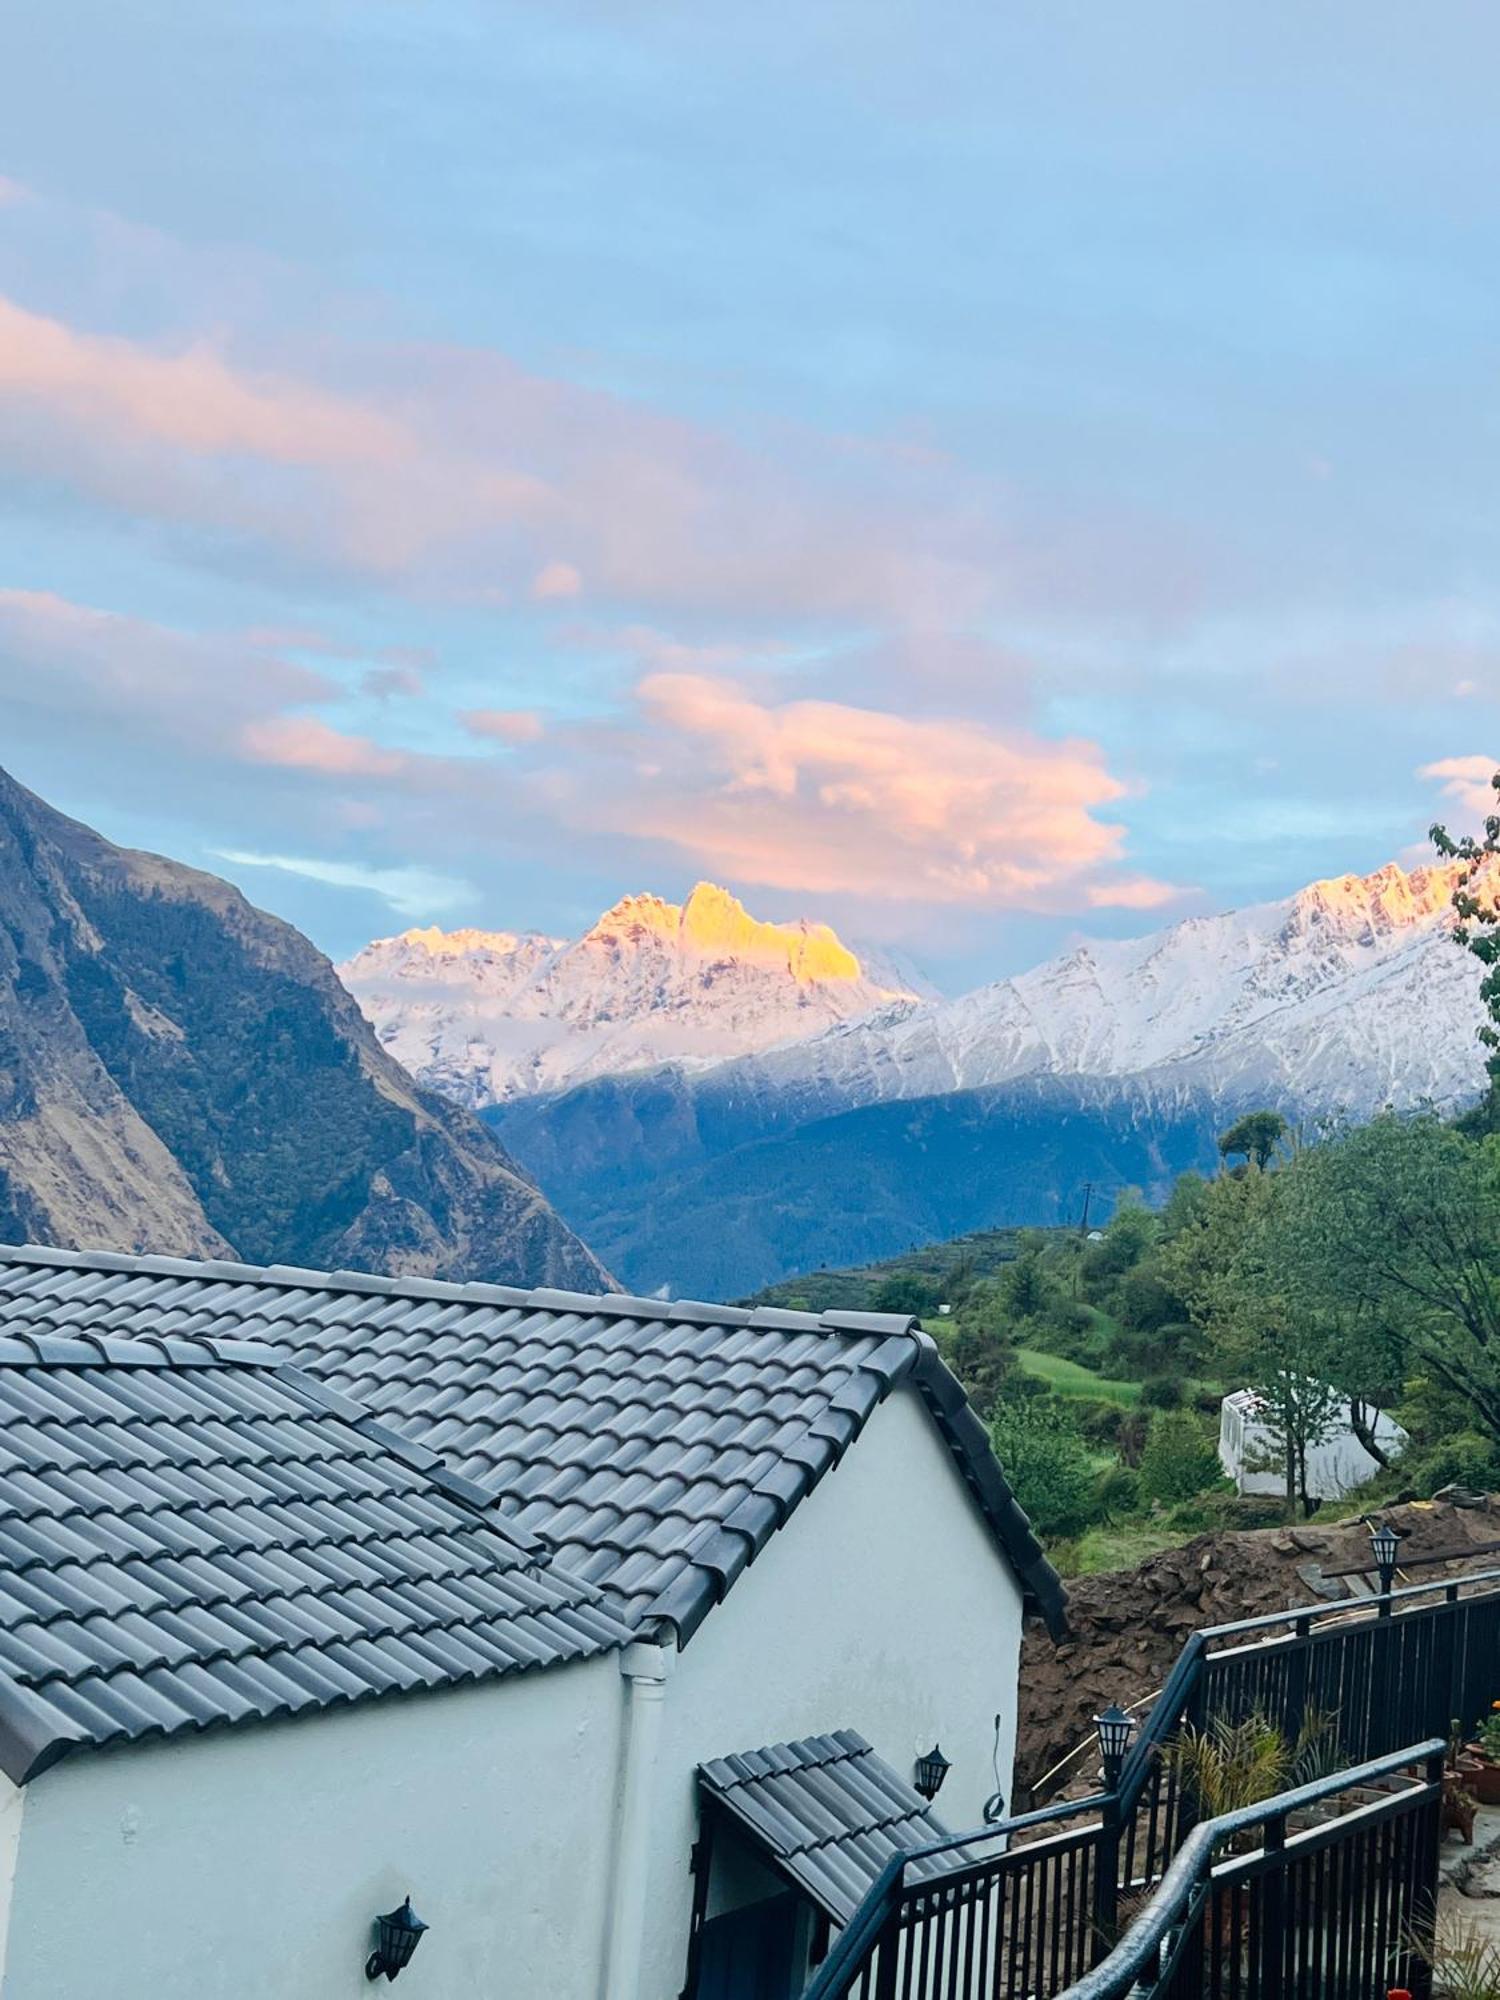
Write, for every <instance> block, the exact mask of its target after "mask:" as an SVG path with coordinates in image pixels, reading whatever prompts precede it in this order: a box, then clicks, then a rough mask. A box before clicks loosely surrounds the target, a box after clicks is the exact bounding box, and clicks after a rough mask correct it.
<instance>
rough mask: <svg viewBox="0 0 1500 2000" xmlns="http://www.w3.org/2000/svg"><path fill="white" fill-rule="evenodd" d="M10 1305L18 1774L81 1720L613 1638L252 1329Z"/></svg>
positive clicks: (581, 1653)
mask: <svg viewBox="0 0 1500 2000" xmlns="http://www.w3.org/2000/svg"><path fill="white" fill-rule="evenodd" d="M30 1268H31V1269H32V1274H33V1275H35V1274H36V1273H35V1267H30ZM10 1279H11V1281H12V1282H13V1280H14V1272H13V1271H12V1273H11V1274H10ZM10 1296H11V1297H12V1298H14V1293H13V1292H12V1293H11V1294H10ZM10 1328H11V1330H10V1331H9V1332H8V1333H5V1334H3V1335H0V1768H3V1769H4V1770H5V1771H6V1772H7V1773H8V1774H9V1776H10V1777H11V1778H12V1779H14V1780H15V1781H16V1782H17V1783H24V1782H25V1781H26V1780H27V1779H28V1778H31V1777H33V1776H35V1775H36V1773H37V1772H38V1771H40V1770H43V1769H45V1768H46V1766H47V1765H48V1764H50V1763H52V1762H53V1761H55V1759H56V1758H57V1757H58V1756H60V1755H62V1754H63V1752H64V1751H66V1750H68V1749H69V1748H71V1747H73V1746H74V1745H78V1744H85V1743H88V1744H107V1743H115V1742H119V1741H128V1740H134V1739H137V1738H140V1737H145V1736H171V1735H175V1734H176V1733H178V1732H180V1731H187V1730H196V1729H202V1728H205V1727H207V1726H209V1725H211V1724H215V1723H232V1722H240V1721H244V1720H247V1719H250V1718H268V1717H272V1716H286V1715H297V1714H301V1713H303V1712H305V1711H308V1710H315V1709H323V1708H328V1707H332V1706H335V1705H342V1704H345V1703H349V1702H354V1701H359V1700H361V1699H364V1698H367V1697H372V1696H377V1695H388V1694H393V1693H396V1692H399V1691H407V1690H414V1689H429V1688H439V1687H448V1686H453V1685H457V1684H459V1683H462V1682H469V1681H479V1680H484V1679H488V1678H490V1677H492V1676H496V1675H501V1674H508V1673H514V1672H518V1671H520V1670H522V1669H525V1668H529V1667H544V1666H553V1665H557V1664H559V1663H561V1662H564V1661H568V1660H574V1659H578V1658H581V1657H585V1656H588V1655H591V1654H596V1653H599V1652H601V1651H604V1650H609V1649H612V1648H614V1647H616V1646H618V1645H620V1644H622V1643H624V1642H625V1641H626V1640H628V1638H629V1636H630V1634H629V1632H628V1631H627V1630H626V1628H625V1627H624V1626H623V1625H622V1624H621V1622H620V1620H619V1618H618V1616H617V1615H616V1614H615V1612H614V1611H613V1610H612V1609H611V1608H610V1607H609V1606H608V1604H607V1603H606V1602H605V1601H604V1600H602V1599H601V1597H600V1595H599V1593H598V1592H597V1591H595V1590H593V1589H592V1588H591V1587H590V1586H588V1585H586V1584H584V1583H581V1582H580V1581H579V1580H578V1579H577V1578H575V1577H571V1576H569V1575H568V1574H567V1573H566V1572H565V1571H564V1570H562V1569H561V1568H560V1567H559V1566H558V1565H556V1564H553V1563H552V1562H551V1561H550V1560H548V1559H547V1558H546V1556H545V1554H544V1553H543V1552H541V1551H539V1550H538V1548H536V1547H535V1546H534V1545H529V1544H528V1543H527V1541H526V1539H525V1538H524V1537H520V1536H518V1535H517V1534H516V1532H515V1531H514V1530H513V1529H512V1528H511V1527H510V1526H509V1525H508V1524H506V1523H505V1522H504V1521H503V1520H502V1519H500V1518H499V1516H498V1511H497V1509H496V1507H495V1504H494V1502H493V1500H492V1498H491V1496H489V1495H486V1494H484V1493H480V1492H477V1491H475V1490H474V1489H472V1488H471V1487H469V1485H468V1484H467V1482H465V1481H463V1480H461V1479H457V1478H455V1477H454V1475H452V1474H451V1473H450V1472H449V1471H448V1470H447V1469H446V1468H445V1467H443V1466H442V1465H441V1464H440V1463H438V1462H437V1461H436V1460H435V1459H434V1458H433V1456H432V1454H430V1453H429V1452H427V1451H425V1450H424V1449H423V1448H422V1447H420V1446H415V1445H413V1444H412V1443H411V1442H410V1441H408V1440H405V1439H402V1438H400V1437H398V1436H396V1435H395V1434H393V1433H392V1432H390V1431H389V1430H388V1429H387V1428H386V1427H385V1426H384V1425H382V1424H380V1423H378V1422H377V1421H375V1420H374V1419H373V1418H371V1417H370V1416H369V1415H368V1414H366V1413H364V1412H362V1411H360V1410H358V1409H357V1408H355V1407H354V1406H352V1405H350V1404H349V1403H348V1402H347V1401H346V1399H345V1398H343V1397H341V1396H339V1395H338V1394H337V1393H336V1392H335V1391H333V1390H331V1389H329V1388H328V1387H327V1386H326V1385H324V1384H321V1383H319V1382H316V1381H315V1380H313V1379H312V1378H310V1377H308V1376H306V1375H304V1374H302V1373H300V1372H299V1371H297V1370H295V1369H292V1368H288V1367H286V1366H284V1365H283V1364H281V1363H280V1362H279V1360H278V1357H277V1355H276V1353H275V1351H274V1350H272V1349H270V1348H268V1347H266V1346H265V1345H264V1344H263V1343H261V1342H255V1341H228V1340H224V1341H212V1340H207V1339H203V1338H184V1337H181V1336H176V1335H161V1336H147V1337H145V1338H139V1339H134V1340H127V1339H122V1338H119V1337H116V1336H111V1335H107V1334H100V1333H97V1332H95V1333H85V1332H77V1333H72V1334H68V1333H56V1332H53V1333H49V1332H45V1331H41V1330H38V1331H36V1332H31V1333H27V1332H23V1331H20V1330H19V1324H18V1319H17V1318H16V1317H12V1318H11V1320H10Z"/></svg>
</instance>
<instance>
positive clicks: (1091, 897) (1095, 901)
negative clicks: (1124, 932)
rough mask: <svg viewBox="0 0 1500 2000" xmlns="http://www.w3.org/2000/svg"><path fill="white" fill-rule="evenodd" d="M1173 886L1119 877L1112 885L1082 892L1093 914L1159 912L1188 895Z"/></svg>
mask: <svg viewBox="0 0 1500 2000" xmlns="http://www.w3.org/2000/svg"><path fill="white" fill-rule="evenodd" d="M1192 893H1193V892H1192V891H1191V890H1190V889H1185V888H1181V887H1179V886H1178V885H1177V884H1175V883H1172V882H1155V881H1153V880H1152V879H1151V877H1150V876H1149V875H1128V876H1122V877H1121V878H1120V879H1119V880H1118V881H1113V882H1091V883H1090V884H1089V886H1088V888H1087V890H1086V891H1085V894H1086V896H1087V898H1088V901H1089V903H1090V904H1091V905H1092V906H1093V908H1094V909H1096V910H1159V909H1161V908H1162V906H1163V905H1164V904H1166V903H1176V902H1179V901H1181V899H1182V898H1183V897H1184V896H1188V895H1191V894H1192Z"/></svg>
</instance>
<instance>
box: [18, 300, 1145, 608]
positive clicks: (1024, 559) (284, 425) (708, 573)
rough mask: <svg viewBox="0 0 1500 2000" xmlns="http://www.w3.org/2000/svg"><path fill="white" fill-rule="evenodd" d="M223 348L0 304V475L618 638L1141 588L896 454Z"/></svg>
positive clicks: (1106, 559) (503, 378) (559, 383)
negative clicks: (682, 622) (716, 620)
mask: <svg viewBox="0 0 1500 2000" xmlns="http://www.w3.org/2000/svg"><path fill="white" fill-rule="evenodd" d="M262 338H263V341H264V338H265V336H264V335H263V336H262ZM284 340H285V336H283V342H284ZM244 345H245V342H244V338H243V336H242V337H241V339H240V341H239V343H238V344H236V345H234V346H233V347H232V346H231V344H230V343H229V342H228V341H227V340H226V339H225V338H224V337H223V336H222V335H221V334H218V333H216V334H214V335H213V336H212V337H209V336H207V335H198V336H196V337H194V338H191V339H187V340H184V339H183V338H182V337H181V335H180V334H179V335H177V336H176V337H174V338H172V339H170V340H167V339H158V340H155V341H151V340H146V339H142V338H138V337H132V338H126V337H124V336H121V335H119V334H115V333H108V332H101V331H96V330H94V329H92V328H85V327H82V326H79V325H75V324H72V323H70V322H68V321H65V320H63V319H60V318H55V317H49V316H47V315H45V314H42V313H39V312H35V311H32V310H30V309H29V308H28V307H26V306H25V305H23V304H21V303H19V302H18V301H17V300H15V299H6V298H0V417H3V423H0V467H6V466H8V467H9V468H10V469H12V470H14V471H19V472H20V473H21V474H23V475H24V476H25V477H27V478H28V479H30V480H32V481H34V482H37V483H39V484H40V485H41V486H42V487H43V488H44V489H45V490H47V491H49V493H50V492H56V493H60V494H62V495H65V496H69V497H77V498H81V499H82V500H84V501H85V502H86V503H87V504H89V505H90V506H91V507H93V508H95V509H97V510H102V511H104V512H106V513H109V514H111V515H114V516H116V517H120V518H123V519H127V520H129V521H130V523H131V525H132V528H133V529H134V530H135V531H136V532H139V530H140V526H141V524H142V523H146V522H150V523H153V524H155V526H156V527H157V529H158V530H159V531H161V532H164V533H166V534H167V535H168V536H170V537H173V538H175V539H182V538H186V539H187V540H189V541H190V542H191V543H192V544H193V545H194V546H195V547H207V548H208V549H209V550H211V552H212V556H213V559H214V560H215V561H216V562H219V563H228V562H231V561H233V562H236V563H239V564H242V565H250V566H253V567H265V566H267V565H271V566H278V565H279V566H280V567H282V568H285V566H286V565H287V564H288V563H289V562H294V563H295V564H296V565H297V566H298V567H299V568H300V569H305V568H308V567H309V566H311V567H313V568H317V569H319V570H324V571H327V572H329V573H333V574H348V573H349V572H351V571H352V572H354V573H356V574H359V575H361V576H366V577H375V578H377V579H379V580H380V581H381V582H383V583H384V584H386V585H387V586H388V587H390V588H392V589H394V590H398V591H400V592H402V593H404V594H406V595H408V596H412V597H419V598H422V599H424V600H431V599H432V598H434V597H440V598H442V599H444V600H445V601H450V602H460V603H466V604H485V605H495V604H505V603H514V602H516V601H518V600H519V599H520V598H522V597H524V596H527V595H529V596H530V597H531V598H532V599H533V600H535V601H537V602H540V603H543V604H547V603H560V602H567V601H570V600H573V599H576V598H577V597H578V596H579V595H580V594H581V593H582V591H583V589H584V583H585V579H587V587H588V592H589V594H590V596H591V597H593V598H595V599H598V600H600V601H601V602H605V601H612V602H613V603H614V604H616V605H618V606H620V607H622V608H623V609H624V614H625V615H626V616H638V615H641V613H642V612H643V611H645V610H647V609H648V608H649V607H654V606H663V607H670V608H671V609H673V610H674V611H682V610H691V611H694V612H704V611H707V612H713V613H718V614H731V615H733V616H734V617H735V618H737V619H743V618H745V617H749V618H753V619H754V620H756V621H758V622H759V621H764V620H765V619H766V617H767V616H768V615H771V616H775V617H777V618H779V619H782V620H786V621H794V620H806V619H814V620H819V621H851V620H852V621H856V622H858V623H860V624H861V625H867V626H872V627H873V626H883V625H892V624H894V625H897V626H901V627H904V628H920V629H932V630H938V629H945V630H951V629H954V628H956V627H960V626H962V625H964V624H965V623H966V622H969V621H972V620H974V619H977V618H979V617H981V616H982V615H984V614H985V613H986V612H988V611H991V610H993V609H995V608H996V607H997V606H998V605H1001V604H1003V603H1006V602H1010V601H1017V602H1024V601H1037V600H1038V599H1039V598H1041V599H1048V600H1052V601H1057V600H1058V598H1059V593H1060V592H1061V593H1066V594H1067V597H1068V600H1069V602H1071V603H1076V602H1077V601H1078V599H1079V595H1080V593H1087V591H1089V590H1090V589H1092V587H1093V583H1092V579H1094V578H1095V577H1097V576H1098V575H1100V574H1103V573H1105V571H1107V570H1108V569H1109V566H1110V563H1111V561H1114V562H1115V566H1116V567H1117V568H1118V567H1119V565H1120V564H1121V563H1125V564H1126V565H1127V566H1128V569H1129V572H1130V574H1131V575H1132V577H1135V578H1140V577H1143V576H1144V575H1145V574H1146V573H1147V571H1148V570H1149V569H1150V564H1149V563H1148V562H1147V561H1146V560H1145V559H1144V557H1143V556H1142V553H1141V551H1140V549H1139V548H1138V547H1137V546H1136V544H1137V542H1138V538H1139V530H1138V529H1137V528H1135V527H1132V528H1131V529H1130V533H1129V548H1128V550H1127V551H1126V552H1125V553H1123V554H1122V553H1121V550H1120V549H1118V548H1117V549H1116V550H1115V556H1114V557H1111V556H1110V555H1109V550H1108V548H1106V547H1104V546H1102V544H1106V543H1109V541H1110V536H1111V534H1112V533H1113V534H1115V540H1116V541H1117V542H1118V541H1119V540H1120V537H1121V535H1122V534H1123V533H1124V531H1123V529H1122V530H1120V531H1119V532H1118V533H1116V531H1114V530H1111V529H1108V528H1106V527H1101V526H1100V525H1099V524H1098V523H1097V522H1094V523H1090V524H1089V526H1088V528H1087V531H1086V532H1084V531H1082V530H1079V529H1078V528H1077V526H1076V524H1075V525H1074V527H1073V529H1072V530H1070V531H1068V532H1064V531H1063V530H1062V529H1061V527H1050V526H1044V527H1038V526H1037V525H1036V524H1034V523H1033V524H1030V525H1028V526H1025V527H1023V526H1022V525H1021V524H1019V523H1018V522H1017V520H1016V517H1015V507H1014V503H1013V500H1012V499H1011V497H1010V496H1009V494H1008V493H1007V492H1006V491H1005V490H1004V488H1003V486H1002V484H1001V483H1000V482H997V481H995V480H993V479H991V478H988V477H981V476H979V475H977V474H975V473H974V472H972V471H970V470H968V469H966V468H965V467H964V466H963V465H961V464H959V463H958V462H956V461H955V460H953V459H951V458H948V457H946V456H945V455H944V454H942V453H941V452H938V451H933V450H913V449H912V448H911V447H910V446H909V445H906V444H903V443H901V442H899V441H888V440H884V439H879V438H875V439H869V438H866V439H859V438H851V437H846V436H837V435H831V434H828V433H824V432H820V431H816V430H814V429H811V428H807V427H795V426H791V425H784V426H782V427H780V428H779V429H778V430H777V431H776V432H775V433H774V435H768V436H761V435H758V434H751V433H748V432H747V433H746V434H745V435H741V434H739V433H738V432H736V431H734V430H731V429H729V428H727V427H726V428H723V429H715V428H714V427H712V426H711V425H709V424H706V423H700V422H689V421H686V420H683V419H679V418H676V417H673V416H671V415H669V414H667V413H666V412H665V411H663V410H660V409H654V408H652V407H650V406H649V405H647V404H644V403H642V402H640V401H638V400H634V399H630V398H626V397H622V396H613V395H610V394H609V393H607V392H605V391H603V390H600V389H597V388H594V387H591V386H587V385H584V384H580V383H576V382H570V381H566V380H562V379H558V378H553V377H547V376H542V375H538V374H535V373H532V372H530V371H528V370H526V369H523V368H521V367H520V366H518V365H517V364H516V363H515V362H513V361H512V360H510V359H509V357H507V356H505V355H504V354H500V353H497V352H494V351H492V350H487V349H480V348H464V347H455V346H436V345H433V346H412V345H406V346H400V345H396V344H392V343H382V342H380V341H378V340H376V339H371V338H356V337H353V336H346V337H345V338H344V339H343V340H342V342H340V341H337V340H335V339H331V338H330V339H327V340H324V341H322V342H320V343H319V344H318V345H317V346H316V347H315V348H312V349H310V350H309V351H308V352H307V353H306V354H305V355H304V356H303V357H302V358H301V359H300V360H299V359H295V358H290V357H289V355H288V352H287V349H286V347H285V345H284V344H283V345H281V346H278V349H277V351H276V356H275V364H274V365H267V364H266V363H265V362H263V361H257V360H256V359H255V358H254V357H253V356H248V357H247V356H246V355H245V354H244V353H243V352H242V351H241V350H242V349H243V347H244ZM1080 534H1082V536H1083V539H1082V541H1081V542H1080V541H1079V535H1080ZM1180 566H1181V562H1180V558H1179V559H1178V567H1180ZM1173 589H1174V591H1175V589H1176V585H1175V583H1174V585H1173Z"/></svg>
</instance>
